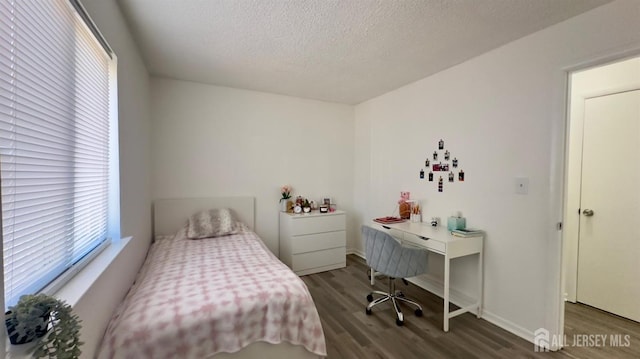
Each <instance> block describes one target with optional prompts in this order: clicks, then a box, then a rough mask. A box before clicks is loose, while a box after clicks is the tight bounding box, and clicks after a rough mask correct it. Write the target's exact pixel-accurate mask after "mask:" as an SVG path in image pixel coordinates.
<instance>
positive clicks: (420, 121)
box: [354, 0, 640, 340]
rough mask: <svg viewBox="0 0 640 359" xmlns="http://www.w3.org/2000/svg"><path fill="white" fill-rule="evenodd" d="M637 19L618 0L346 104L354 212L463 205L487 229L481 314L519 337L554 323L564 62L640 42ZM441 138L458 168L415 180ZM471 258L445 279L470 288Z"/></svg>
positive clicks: (639, 10) (445, 211) (639, 6)
mask: <svg viewBox="0 0 640 359" xmlns="http://www.w3.org/2000/svg"><path fill="white" fill-rule="evenodd" d="M638 19H640V2H637V1H633V0H631V1H627V0H624V1H617V2H614V3H611V4H608V5H605V6H603V7H600V8H597V9H595V10H593V11H590V12H588V13H585V14H583V15H580V16H578V17H575V18H573V19H570V20H568V21H565V22H562V23H560V24H557V25H555V26H553V27H550V28H548V29H545V30H542V31H540V32H538V33H535V34H533V35H530V36H527V37H525V38H522V39H520V40H518V41H515V42H512V43H510V44H507V45H505V46H503V47H501V48H498V49H496V50H494V51H491V52H489V53H486V54H484V55H482V56H479V57H477V58H474V59H472V60H470V61H468V62H465V63H463V64H460V65H458V66H455V67H452V68H450V69H448V70H445V71H442V72H440V73H438V74H435V75H433V76H431V77H428V78H425V79H423V80H420V81H417V82H415V83H413V84H410V85H407V86H404V87H402V88H400V89H397V90H395V91H392V92H390V93H387V94H385V95H382V96H380V97H378V98H375V99H372V100H370V101H367V102H364V103H362V104H360V105H358V106H356V109H355V119H356V126H355V128H356V135H355V141H356V149H357V151H356V152H355V162H356V163H357V164H358V167H357V168H356V173H355V175H354V178H355V180H356V182H355V188H356V193H357V195H358V198H359V199H360V198H367V201H361V200H359V199H358V200H357V201H356V203H355V205H356V209H357V211H358V212H359V213H360V214H361V216H362V218H364V219H370V218H373V217H377V216H380V215H387V214H389V213H390V211H391V209H392V208H393V204H394V203H395V201H396V200H397V198H398V195H399V193H398V192H400V191H401V190H408V191H411V193H412V197H414V198H422V199H426V201H425V203H424V205H425V213H424V216H425V217H431V216H440V217H442V218H445V217H447V216H448V215H449V214H450V213H451V212H453V211H455V210H461V211H462V212H463V214H464V215H465V217H466V218H467V225H468V226H469V227H477V228H482V229H484V230H486V233H487V237H486V241H485V288H484V293H485V296H484V300H485V313H484V317H485V318H486V319H487V320H490V321H492V322H494V323H496V324H498V325H500V326H502V327H505V328H507V329H509V330H511V331H513V332H515V333H516V334H518V335H521V336H522V337H525V338H527V339H529V340H532V339H533V331H534V330H536V329H537V328H539V327H546V328H548V329H549V330H551V332H552V333H553V332H557V331H558V330H559V319H558V318H559V316H558V312H559V306H560V305H559V301H558V299H559V298H560V275H559V273H560V248H561V246H560V235H559V234H558V233H557V232H556V231H555V229H554V227H555V224H556V222H558V221H560V220H561V217H562V185H563V179H562V171H563V168H564V167H563V160H564V147H563V146H564V128H565V91H566V86H565V85H566V76H567V74H566V71H565V69H567V68H569V67H574V66H576V65H579V64H582V63H584V62H587V61H593V60H595V59H598V58H601V57H604V56H610V55H612V54H616V53H621V52H624V51H629V50H632V49H640V21H638ZM440 138H442V139H444V140H445V147H446V148H447V149H449V150H450V151H451V153H452V155H455V156H456V157H457V158H458V159H459V161H460V166H461V168H462V169H463V170H464V171H465V173H466V178H465V182H464V183H454V184H452V185H448V183H447V182H445V190H444V192H443V193H438V192H437V189H436V186H435V185H434V184H433V183H428V182H425V180H419V179H418V172H419V170H420V168H421V167H423V166H424V160H425V158H426V157H428V156H430V154H431V153H432V152H433V150H434V149H435V147H436V146H437V141H438V140H439V139H440ZM521 176H523V177H528V178H529V194H528V195H519V194H515V184H514V178H515V177H521ZM357 224H358V223H356V225H357ZM357 243H358V245H359V248H360V249H361V248H362V247H361V243H360V241H359V240H358V242H357ZM433 257H434V256H432V258H433ZM434 262H435V261H434ZM474 263H475V261H474V260H473V259H471V258H469V259H463V260H460V261H459V262H457V263H454V266H456V267H457V272H454V273H453V274H452V275H453V287H454V288H456V289H458V290H460V291H462V292H463V293H468V294H473V290H472V289H471V288H472V286H471V283H469V282H468V281H466V280H464V278H463V276H462V274H463V273H464V272H463V271H464V270H465V269H466V270H470V271H473V264H474ZM452 326H453V330H455V326H456V324H455V319H454V320H453V321H452Z"/></svg>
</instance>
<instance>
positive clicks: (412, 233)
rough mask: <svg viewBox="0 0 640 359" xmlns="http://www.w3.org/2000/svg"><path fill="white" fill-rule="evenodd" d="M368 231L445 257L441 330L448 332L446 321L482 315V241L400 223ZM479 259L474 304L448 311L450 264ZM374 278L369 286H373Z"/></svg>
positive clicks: (443, 229) (423, 225)
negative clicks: (455, 260) (470, 257)
mask: <svg viewBox="0 0 640 359" xmlns="http://www.w3.org/2000/svg"><path fill="white" fill-rule="evenodd" d="M369 225H370V226H371V227H373V228H375V229H378V230H382V231H385V232H387V233H389V234H390V235H391V236H393V237H394V238H397V239H399V240H400V241H401V242H402V244H403V245H411V246H416V247H419V248H424V249H426V250H428V251H429V252H432V253H437V254H440V255H443V256H444V295H443V297H444V318H443V330H444V331H445V332H448V331H449V319H450V318H453V317H455V316H458V315H460V314H463V313H466V312H473V311H474V312H476V315H477V316H478V318H480V316H481V315H482V291H483V278H484V274H483V265H482V243H483V237H482V236H478V237H465V238H463V237H456V236H453V235H451V233H450V232H449V231H447V229H446V227H440V226H439V227H432V226H431V225H430V224H429V223H422V222H403V223H395V224H381V223H378V222H373V221H372V222H371V223H370V224H369ZM474 254H477V255H478V272H477V276H478V297H477V300H476V302H475V303H473V304H472V305H468V306H465V307H462V308H460V309H457V310H454V311H452V312H450V311H449V291H450V288H449V273H450V266H451V260H452V259H454V258H458V257H464V256H468V255H474ZM374 277H375V276H374V275H372V276H371V284H372V285H373V284H374Z"/></svg>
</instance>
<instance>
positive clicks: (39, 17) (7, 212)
mask: <svg viewBox="0 0 640 359" xmlns="http://www.w3.org/2000/svg"><path fill="white" fill-rule="evenodd" d="M0 12H1V17H0V37H1V39H0V180H1V186H0V191H1V197H2V238H3V255H4V268H3V269H4V287H5V288H4V289H5V291H4V292H5V305H6V306H10V305H13V304H15V303H16V302H17V300H18V299H19V297H20V296H21V295H23V294H26V293H35V292H38V291H40V290H42V289H43V288H44V287H45V286H47V285H48V284H49V283H51V282H52V281H53V280H55V279H56V278H58V277H60V276H61V275H62V274H63V273H65V272H67V271H69V269H71V268H75V267H76V266H77V265H79V264H81V263H82V262H83V260H86V259H87V257H88V256H90V254H91V253H95V251H96V250H97V249H98V248H99V247H101V246H103V245H104V243H106V241H107V238H108V237H109V235H110V234H111V233H112V232H114V231H116V232H117V229H114V228H110V225H111V224H112V223H118V220H114V219H113V218H110V217H113V213H115V214H116V215H117V214H118V213H119V211H117V210H116V211H114V208H113V206H114V202H113V201H112V200H111V199H112V198H117V197H118V194H117V184H116V183H114V182H117V180H118V179H117V176H116V177H114V176H113V173H117V169H114V168H113V167H114V161H117V158H115V159H114V158H113V157H114V156H113V153H114V152H113V151H112V150H113V149H114V148H116V144H117V139H116V138H115V136H114V134H115V133H117V120H116V119H115V118H116V116H115V111H113V108H114V107H115V106H114V101H112V99H113V98H114V95H115V89H114V84H115V80H114V77H115V76H114V75H115V59H114V58H113V54H112V53H111V51H110V50H109V48H108V46H107V45H106V43H105V42H104V39H102V38H101V37H100V36H99V34H98V33H97V30H96V29H95V26H93V23H92V22H91V20H90V19H89V18H88V16H86V13H85V12H84V10H83V8H82V6H81V5H80V4H79V3H78V2H77V1H75V0H74V1H71V2H70V1H69V0H51V1H39V0H17V1H2V2H0ZM114 126H115V127H114ZM114 128H115V130H114ZM115 153H116V156H115V157H117V151H116V152H115ZM115 163H116V166H115V167H117V162H115ZM114 171H115V172H114ZM114 192H116V193H114ZM115 204H117V202H115Z"/></svg>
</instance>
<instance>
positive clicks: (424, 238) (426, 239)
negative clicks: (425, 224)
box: [419, 236, 430, 241]
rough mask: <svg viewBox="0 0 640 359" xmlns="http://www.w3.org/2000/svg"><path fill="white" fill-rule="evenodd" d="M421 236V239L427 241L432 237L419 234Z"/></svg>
mask: <svg viewBox="0 0 640 359" xmlns="http://www.w3.org/2000/svg"><path fill="white" fill-rule="evenodd" d="M419 237H420V238H421V239H423V240H425V241H428V240H429V239H430V238H427V237H423V236H419Z"/></svg>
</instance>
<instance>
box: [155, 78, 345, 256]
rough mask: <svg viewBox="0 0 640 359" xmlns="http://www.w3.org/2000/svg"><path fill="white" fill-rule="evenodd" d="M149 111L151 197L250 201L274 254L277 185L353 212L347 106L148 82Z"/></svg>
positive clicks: (157, 80) (260, 231)
mask: <svg viewBox="0 0 640 359" xmlns="http://www.w3.org/2000/svg"><path fill="white" fill-rule="evenodd" d="M151 109H152V118H153V141H152V142H153V144H152V148H153V154H154V156H153V197H154V198H175V197H197V196H220V195H247V196H254V197H255V198H256V228H255V229H256V232H257V233H258V234H259V235H260V237H261V238H262V239H263V240H264V241H265V243H266V244H267V246H268V247H269V249H271V250H272V251H273V252H274V253H275V254H276V255H277V254H278V251H279V247H278V210H279V208H280V206H279V203H278V201H279V198H280V192H279V191H280V187H281V186H282V185H284V184H290V185H292V186H293V195H294V196H297V195H302V196H303V197H308V198H310V199H315V200H319V199H320V198H322V197H323V196H331V197H332V198H333V199H334V200H335V201H336V203H337V205H338V207H339V208H340V209H344V210H346V211H347V212H349V213H352V212H353V196H352V193H353V190H352V189H353V156H354V147H353V137H354V122H353V106H347V105H340V104H333V103H327V102H320V101H312V100H305V99H300V98H294V97H288V96H281V95H273V94H267V93H261V92H254V91H246V90H238V89H232V88H226V87H217V86H210V85H204V84H198V83H193V82H184V81H176V80H170V79H164V78H155V77H153V78H152V80H151ZM347 218H348V223H349V227H348V230H349V231H348V234H347V238H348V241H349V243H350V241H351V239H352V238H353V237H354V236H353V233H354V229H353V225H351V223H353V220H352V216H351V215H348V216H347Z"/></svg>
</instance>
